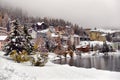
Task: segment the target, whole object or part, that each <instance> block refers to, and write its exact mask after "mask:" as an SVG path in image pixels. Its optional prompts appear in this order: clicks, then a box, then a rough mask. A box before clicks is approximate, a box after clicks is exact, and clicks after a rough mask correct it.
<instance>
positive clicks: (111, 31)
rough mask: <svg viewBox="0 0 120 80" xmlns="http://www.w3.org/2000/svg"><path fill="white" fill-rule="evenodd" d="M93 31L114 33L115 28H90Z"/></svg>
mask: <svg viewBox="0 0 120 80" xmlns="http://www.w3.org/2000/svg"><path fill="white" fill-rule="evenodd" d="M90 31H91V32H100V33H114V32H115V30H110V29H108V30H106V29H92V30H90Z"/></svg>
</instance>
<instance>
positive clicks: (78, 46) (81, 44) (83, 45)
mask: <svg viewBox="0 0 120 80" xmlns="http://www.w3.org/2000/svg"><path fill="white" fill-rule="evenodd" d="M87 45H89V42H87V41H81V42H80V44H79V45H77V46H76V48H80V47H83V48H85V47H86V46H87Z"/></svg>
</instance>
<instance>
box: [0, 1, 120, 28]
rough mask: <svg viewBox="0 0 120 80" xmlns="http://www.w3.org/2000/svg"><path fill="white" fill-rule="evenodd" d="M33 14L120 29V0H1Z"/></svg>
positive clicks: (90, 25) (2, 3)
mask: <svg viewBox="0 0 120 80" xmlns="http://www.w3.org/2000/svg"><path fill="white" fill-rule="evenodd" d="M0 5H3V6H8V5H10V6H12V7H14V8H16V7H19V8H22V9H23V10H24V11H26V12H27V14H28V15H31V16H34V17H36V16H39V17H50V18H61V19H64V20H67V21H70V22H72V23H76V24H78V25H79V26H82V27H90V28H94V27H98V28H105V29H108V28H112V29H120V15H119V14H120V1H119V0H0Z"/></svg>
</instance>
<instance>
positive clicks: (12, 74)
mask: <svg viewBox="0 0 120 80" xmlns="http://www.w3.org/2000/svg"><path fill="white" fill-rule="evenodd" d="M3 54H4V53H3V52H0V80H119V79H120V72H111V71H103V70H96V69H94V68H92V69H85V68H77V67H73V66H72V67H71V66H68V65H58V64H53V63H51V61H50V60H49V62H48V63H47V64H46V66H45V67H34V66H31V65H30V63H29V62H27V63H15V62H14V61H12V60H9V58H8V57H4V56H3ZM51 57H53V55H51V54H50V59H51Z"/></svg>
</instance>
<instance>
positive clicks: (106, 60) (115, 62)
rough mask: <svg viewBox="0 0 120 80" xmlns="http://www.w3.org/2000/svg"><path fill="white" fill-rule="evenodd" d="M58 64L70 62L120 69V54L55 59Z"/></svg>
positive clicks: (72, 63) (91, 66)
mask: <svg viewBox="0 0 120 80" xmlns="http://www.w3.org/2000/svg"><path fill="white" fill-rule="evenodd" d="M53 63H56V64H68V65H70V66H76V67H84V68H96V69H102V70H110V71H120V56H116V55H109V56H107V57H104V56H90V57H79V56H77V57H74V58H66V59H58V60H54V61H53Z"/></svg>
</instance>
